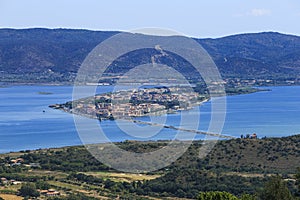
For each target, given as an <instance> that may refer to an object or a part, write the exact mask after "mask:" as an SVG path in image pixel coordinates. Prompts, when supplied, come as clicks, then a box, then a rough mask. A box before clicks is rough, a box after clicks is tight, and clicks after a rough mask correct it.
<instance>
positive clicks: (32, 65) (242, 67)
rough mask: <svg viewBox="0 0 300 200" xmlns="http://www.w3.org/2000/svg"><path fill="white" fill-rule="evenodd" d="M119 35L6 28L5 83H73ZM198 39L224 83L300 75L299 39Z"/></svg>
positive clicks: (123, 62) (139, 56) (143, 58)
mask: <svg viewBox="0 0 300 200" xmlns="http://www.w3.org/2000/svg"><path fill="white" fill-rule="evenodd" d="M116 33H117V32H109V31H89V30H74V29H41V28H35V29H18V30H16V29H0V77H1V80H2V81H3V82H13V81H17V82H18V81H21V82H22V81H24V82H26V81H28V82H53V81H56V82H57V81H58V82H59V81H72V80H73V79H74V76H75V73H76V71H77V70H78V68H79V66H80V64H81V63H82V61H83V60H84V58H85V57H86V56H87V54H88V53H89V52H90V51H91V50H92V49H93V48H94V47H95V46H96V45H98V44H99V43H100V42H101V41H103V40H105V39H107V38H108V37H110V36H112V35H114V34H116ZM195 40H196V41H198V42H199V43H200V44H201V45H202V46H203V47H204V48H205V49H206V50H207V51H208V52H209V54H210V55H211V56H212V57H213V59H214V61H215V62H216V64H217V66H218V68H219V70H220V72H221V74H222V75H223V77H224V78H227V77H245V78H262V77H268V78H278V77H279V78H286V77H293V78H296V77H297V74H299V71H300V37H298V36H292V35H284V34H280V33H275V32H265V33H252V34H241V35H234V36H228V37H223V38H218V39H195ZM159 53H160V52H159V51H157V50H155V49H153V50H146V51H138V52H134V53H133V54H134V57H132V56H131V57H130V56H127V57H126V58H127V59H120V60H118V61H116V63H115V65H114V66H120V67H121V68H122V69H118V68H116V67H114V68H113V69H111V71H113V72H118V71H119V70H120V71H122V70H126V69H127V70H128V69H129V68H131V67H132V66H135V65H138V64H140V63H141V62H150V61H151V56H152V55H154V54H159ZM168 56H170V55H168ZM168 56H167V57H166V58H164V57H162V58H161V63H163V64H167V65H169V66H173V67H174V68H175V69H177V70H178V69H179V71H180V72H183V73H190V68H189V67H188V66H187V64H186V63H184V61H182V59H181V60H180V59H172V58H168ZM171 56H172V55H171ZM173 56H174V55H173ZM175 57H176V56H175ZM159 62H160V61H159ZM124 68H125V69H124ZM191 74H192V73H191ZM24 75H26V76H24ZM26 79H28V80H26Z"/></svg>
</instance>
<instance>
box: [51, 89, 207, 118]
mask: <svg viewBox="0 0 300 200" xmlns="http://www.w3.org/2000/svg"><path fill="white" fill-rule="evenodd" d="M208 99H209V97H208V96H207V95H202V94H200V93H197V92H194V91H191V89H190V88H188V87H170V88H166V87H153V88H141V89H134V90H126V91H117V92H113V93H104V94H97V95H95V96H93V97H87V98H83V99H78V100H75V101H69V102H66V103H64V104H54V105H50V106H49V107H51V108H54V109H59V110H63V111H65V112H68V113H74V114H78V115H83V116H86V117H90V118H97V119H99V120H105V119H110V120H113V119H128V118H131V117H142V116H148V115H161V114H166V113H174V112H176V111H178V110H188V109H191V108H193V107H194V106H196V105H199V104H201V103H202V102H205V101H208Z"/></svg>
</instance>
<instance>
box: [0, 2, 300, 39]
mask: <svg viewBox="0 0 300 200" xmlns="http://www.w3.org/2000/svg"><path fill="white" fill-rule="evenodd" d="M299 19H300V1H299V0H205V1H204V0H180V1H179V0H106V1H102V0H82V1H78V0H0V27H1V28H24V27H26V28H28V27H47V28H84V29H92V30H124V31H126V30H131V29H137V28H144V27H160V28H168V29H173V30H175V31H177V32H181V33H183V34H186V35H189V36H194V37H200V38H203V37H220V36H225V35H231V34H236V33H244V32H261V31H278V32H282V33H291V34H295V35H300V23H299V21H300V20H299Z"/></svg>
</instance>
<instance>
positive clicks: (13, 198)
mask: <svg viewBox="0 0 300 200" xmlns="http://www.w3.org/2000/svg"><path fill="white" fill-rule="evenodd" d="M0 197H1V198H3V199H5V200H22V199H23V198H22V197H20V196H17V195H13V194H0Z"/></svg>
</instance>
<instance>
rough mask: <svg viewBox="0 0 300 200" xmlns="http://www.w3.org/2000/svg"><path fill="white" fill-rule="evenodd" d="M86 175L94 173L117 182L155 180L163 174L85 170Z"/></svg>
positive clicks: (96, 175)
mask: <svg viewBox="0 0 300 200" xmlns="http://www.w3.org/2000/svg"><path fill="white" fill-rule="evenodd" d="M84 174H86V175H92V176H95V177H98V178H103V179H110V180H112V181H117V182H123V181H126V182H133V181H144V180H153V179H156V178H158V177H160V176H161V175H158V174H156V175H147V174H133V173H117V172H114V173H110V172H85V173H84Z"/></svg>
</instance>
